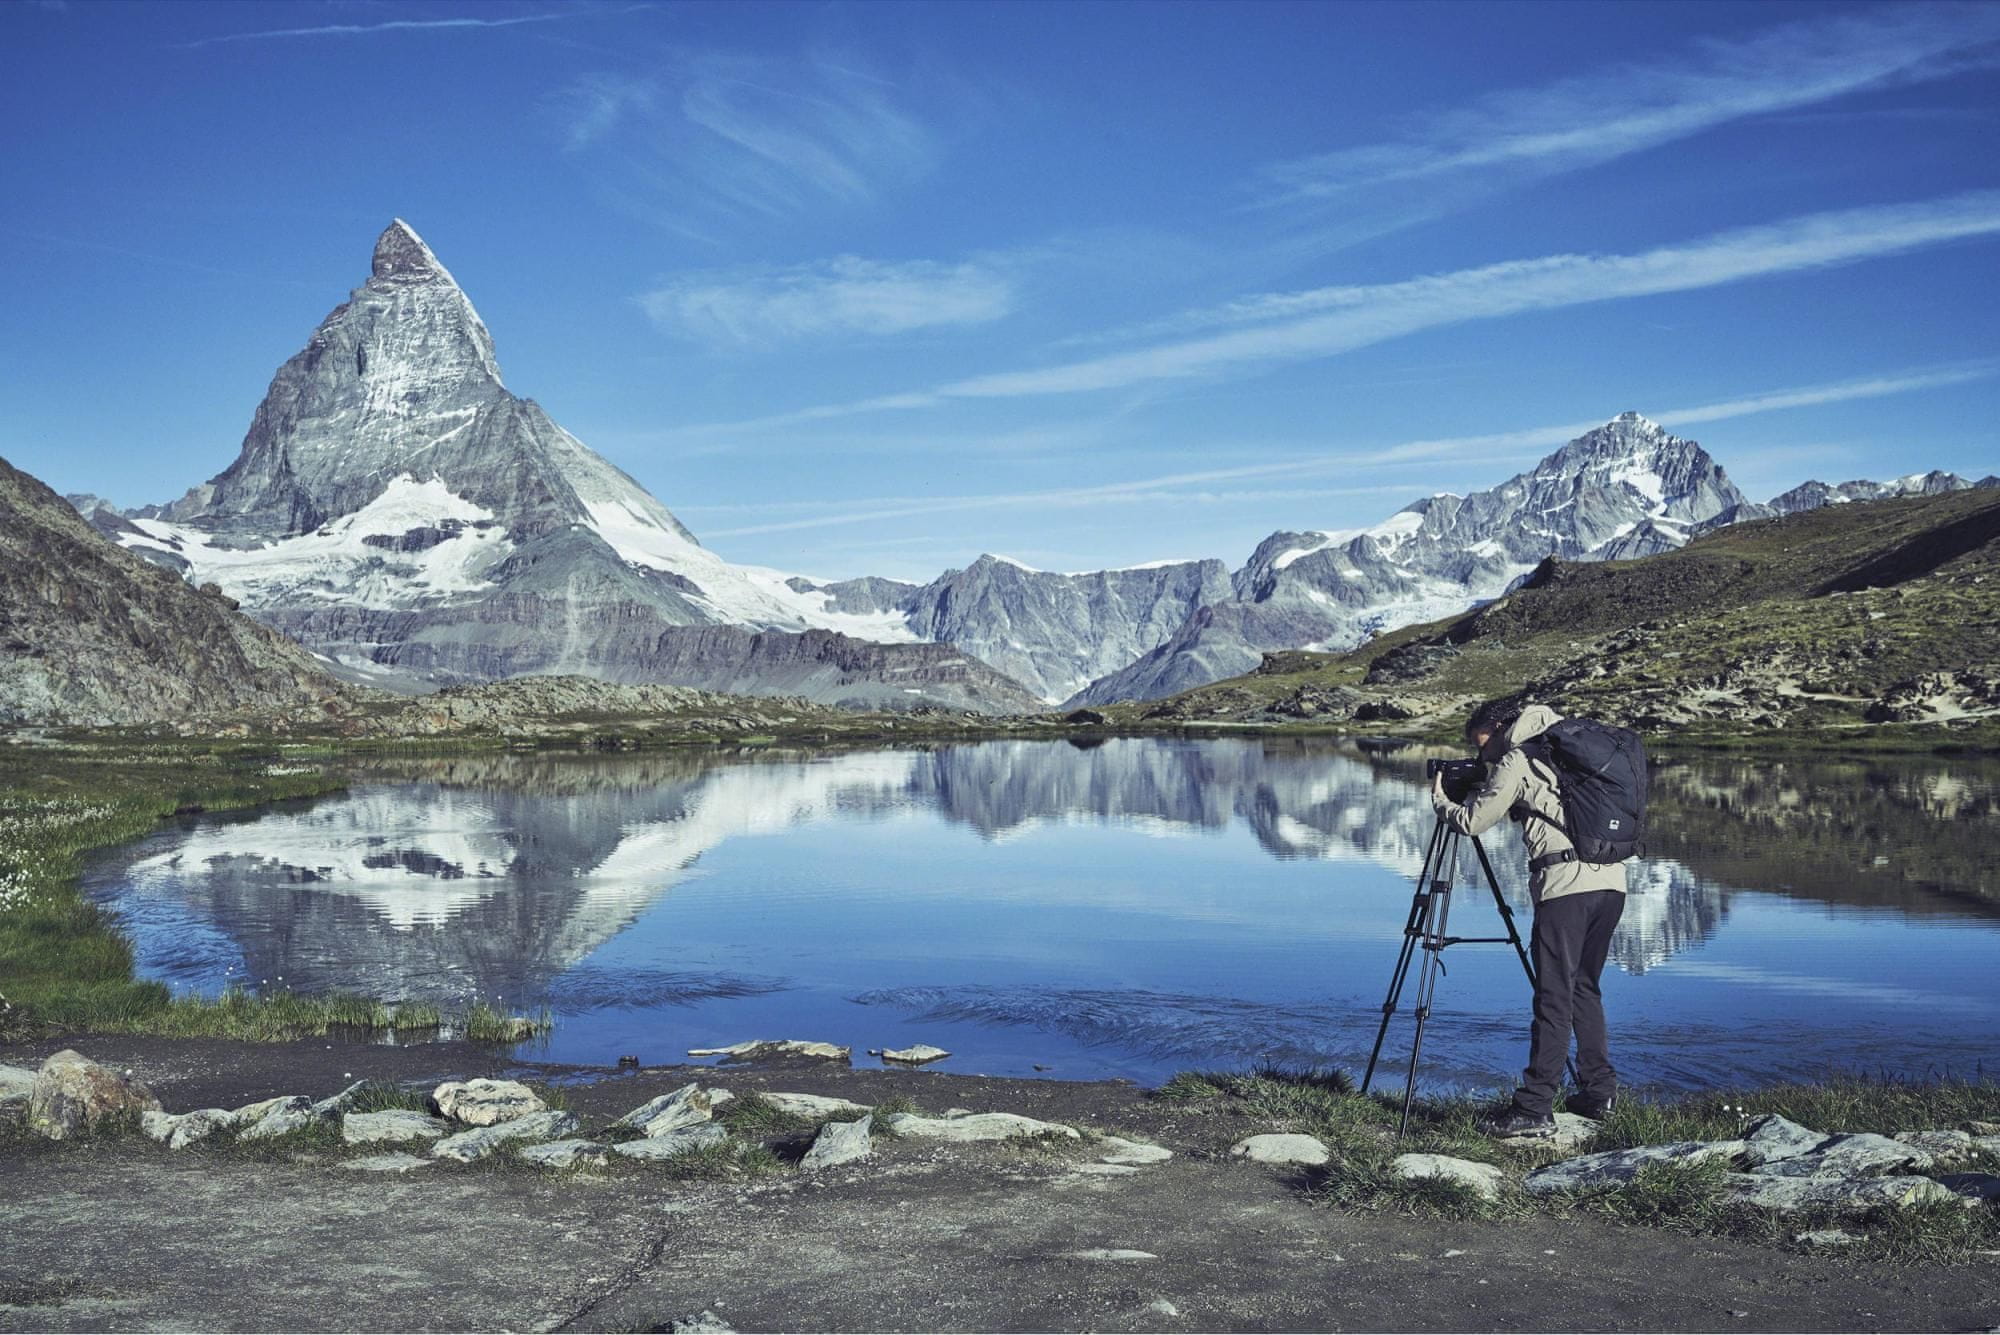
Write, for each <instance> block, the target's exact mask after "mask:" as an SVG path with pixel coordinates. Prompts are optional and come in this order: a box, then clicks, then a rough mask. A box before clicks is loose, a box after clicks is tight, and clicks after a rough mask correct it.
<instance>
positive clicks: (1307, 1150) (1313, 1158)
mask: <svg viewBox="0 0 2000 1335" xmlns="http://www.w3.org/2000/svg"><path fill="white" fill-rule="evenodd" d="M1229 1152H1230V1153H1231V1154H1235V1155H1240V1156H1241V1157H1243V1158H1245V1159H1253V1160H1255V1161H1256V1162H1258V1163H1298V1164H1323V1163H1325V1162H1326V1161H1327V1160H1328V1159H1329V1158H1331V1157H1332V1156H1331V1155H1330V1154H1329V1153H1328V1152H1327V1148H1326V1146H1325V1144H1323V1143H1322V1142H1321V1141H1320V1139H1319V1138H1318V1137H1317V1136H1301V1135H1276V1134H1272V1135H1262V1136H1250V1137H1247V1138H1246V1139H1243V1140H1239V1141H1237V1142H1236V1143H1235V1144H1234V1145H1232V1146H1230V1147H1229Z"/></svg>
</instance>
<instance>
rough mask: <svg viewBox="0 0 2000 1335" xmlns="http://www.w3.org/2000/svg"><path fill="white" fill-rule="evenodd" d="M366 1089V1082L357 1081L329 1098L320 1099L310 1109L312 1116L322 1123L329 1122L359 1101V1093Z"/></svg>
mask: <svg viewBox="0 0 2000 1335" xmlns="http://www.w3.org/2000/svg"><path fill="white" fill-rule="evenodd" d="M367 1088H368V1082H367V1081H366V1080H357V1081H355V1082H354V1083H353V1084H351V1085H349V1086H348V1087H347V1088H346V1089H343V1090H341V1091H340V1092H339V1093H338V1094H335V1095H333V1096H331V1097H330V1098H324V1099H321V1100H320V1101H319V1102H317V1103H315V1104H313V1105H312V1108H311V1112H312V1115H313V1116H314V1117H317V1118H319V1119H320V1120H321V1121H323V1122H331V1121H332V1120H333V1119H334V1118H336V1117H338V1116H340V1115H341V1114H342V1113H344V1112H346V1111H347V1110H348V1109H349V1108H352V1107H353V1106H354V1105H355V1103H356V1101H358V1100H359V1099H360V1097H361V1092H362V1091H363V1090H365V1089H367Z"/></svg>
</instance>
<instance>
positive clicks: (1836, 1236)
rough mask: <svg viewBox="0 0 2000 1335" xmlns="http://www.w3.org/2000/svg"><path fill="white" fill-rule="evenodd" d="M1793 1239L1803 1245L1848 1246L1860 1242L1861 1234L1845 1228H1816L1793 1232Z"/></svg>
mask: <svg viewBox="0 0 2000 1335" xmlns="http://www.w3.org/2000/svg"><path fill="white" fill-rule="evenodd" d="M1792 1241H1793V1242H1796V1243H1797V1244H1799V1246H1801V1247H1847V1246H1852V1245H1853V1244H1854V1243H1857V1242H1860V1241H1861V1235H1860V1234H1859V1233H1849V1232H1848V1231H1847V1230H1846V1229H1844V1228H1815V1229H1808V1230H1807V1231H1806V1232H1804V1233H1794V1234H1792Z"/></svg>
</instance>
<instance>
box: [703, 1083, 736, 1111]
mask: <svg viewBox="0 0 2000 1335" xmlns="http://www.w3.org/2000/svg"><path fill="white" fill-rule="evenodd" d="M702 1093H704V1094H706V1095H708V1106H709V1107H710V1108H711V1109H713V1108H720V1107H721V1106H722V1105H723V1104H725V1103H733V1102H735V1101H736V1096H735V1095H734V1094H732V1093H730V1092H729V1091H728V1090H726V1089H724V1088H723V1087H722V1086H721V1085H710V1086H709V1087H708V1088H707V1089H705V1090H703V1091H702Z"/></svg>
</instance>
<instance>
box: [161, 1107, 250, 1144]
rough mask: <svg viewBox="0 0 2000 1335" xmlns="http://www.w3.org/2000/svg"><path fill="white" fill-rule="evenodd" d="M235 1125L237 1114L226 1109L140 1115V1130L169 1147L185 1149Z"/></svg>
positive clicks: (201, 1109)
mask: <svg viewBox="0 0 2000 1335" xmlns="http://www.w3.org/2000/svg"><path fill="white" fill-rule="evenodd" d="M235 1125H236V1114H235V1113H233V1112H230V1111H229V1110H228V1109H227V1108H197V1109H195V1110H194V1111H193V1112H189V1113H179V1114H175V1113H166V1112H149V1113H142V1114H141V1115H140V1117H139V1128H140V1130H142V1131H144V1132H145V1133H146V1134H147V1135H148V1136H151V1137H152V1138H153V1139H154V1140H157V1141H159V1142H160V1143H161V1144H162V1145H165V1146H166V1147H167V1148H168V1149H170V1150H182V1149H186V1148H187V1147H188V1146H190V1145H192V1144H194V1143H195V1142H196V1141H197V1140H206V1139H208V1138H209V1137H210V1136H212V1135H214V1134H215V1133H216V1132H218V1131H226V1130H228V1129H229V1128H230V1127H232V1126H235Z"/></svg>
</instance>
